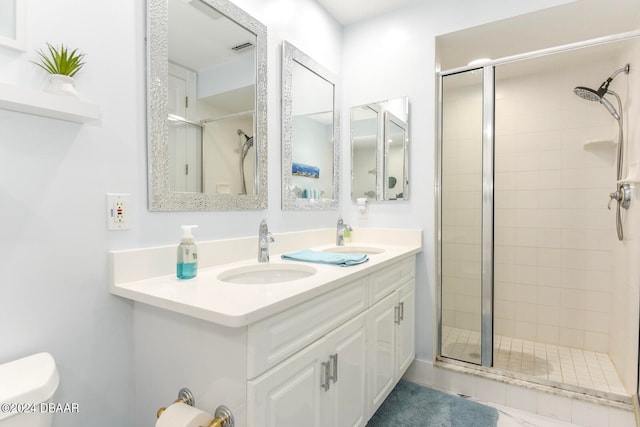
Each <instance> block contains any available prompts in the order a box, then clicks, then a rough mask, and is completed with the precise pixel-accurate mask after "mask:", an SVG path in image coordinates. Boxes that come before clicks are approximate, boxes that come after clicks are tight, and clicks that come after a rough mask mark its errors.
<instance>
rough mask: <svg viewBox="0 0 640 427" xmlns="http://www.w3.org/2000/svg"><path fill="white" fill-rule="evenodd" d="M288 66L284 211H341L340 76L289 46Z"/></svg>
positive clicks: (284, 94)
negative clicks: (339, 173) (339, 197)
mask: <svg viewBox="0 0 640 427" xmlns="http://www.w3.org/2000/svg"><path fill="white" fill-rule="evenodd" d="M282 62H283V64H282V209H283V210H309V209H332V208H336V207H337V205H338V182H339V175H338V171H339V166H338V165H339V148H338V135H339V127H338V111H337V108H336V100H335V99H336V85H335V76H334V75H333V74H332V73H330V72H329V71H327V70H325V69H324V68H323V67H322V66H320V65H319V64H318V63H316V62H315V61H314V60H313V59H311V58H309V57H308V56H307V55H306V54H304V53H303V52H301V51H300V50H299V49H297V48H296V47H295V46H293V45H292V44H290V43H288V42H286V41H285V42H284V43H283V56H282Z"/></svg>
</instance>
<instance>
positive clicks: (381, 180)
mask: <svg viewBox="0 0 640 427" xmlns="http://www.w3.org/2000/svg"><path fill="white" fill-rule="evenodd" d="M390 102H393V103H398V105H399V104H402V106H403V111H402V114H400V113H399V112H397V111H396V112H395V114H394V113H392V112H391V111H389V110H388V108H389V107H388V104H389V103H390ZM362 107H366V108H369V109H371V110H373V111H376V112H377V113H378V119H377V122H378V123H377V133H376V139H377V141H376V170H375V175H376V189H375V195H374V194H373V191H371V193H372V194H371V195H370V197H369V196H368V197H367V199H368V200H369V201H402V200H409V149H410V147H409V145H410V133H409V122H410V116H411V112H410V103H409V97H408V96H403V97H399V98H393V99H385V100H383V101H377V102H370V103H368V104H363V105H357V106H355V107H352V108H351V120H352V123H351V141H350V142H351V190H352V191H351V199H352V200H353V201H354V202H355V201H356V200H357V199H358V198H359V197H363V196H362V195H355V194H353V187H354V186H353V179H354V176H355V175H354V173H353V170H354V158H355V153H354V148H355V145H354V140H353V138H354V132H353V111H354V110H355V109H357V108H362ZM398 115H401V116H403V117H406V120H403V119H402V118H401V117H398ZM389 121H392V122H394V123H395V124H396V125H397V126H398V127H400V128H402V129H403V130H404V132H405V139H404V144H403V145H404V155H403V157H404V168H403V176H402V183H403V188H404V191H403V197H402V198H401V199H392V198H388V197H387V182H388V178H389V173H388V171H389V167H388V161H389V160H388V157H389V156H388V145H387V144H386V143H385V141H386V140H387V130H388V129H387V128H388V123H389Z"/></svg>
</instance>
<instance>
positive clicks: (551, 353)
mask: <svg viewBox="0 0 640 427" xmlns="http://www.w3.org/2000/svg"><path fill="white" fill-rule="evenodd" d="M442 332H443V340H442V343H443V344H442V353H443V355H444V356H447V357H450V358H453V359H460V360H466V361H470V362H473V363H480V333H479V332H473V331H468V330H464V329H458V328H449V327H444V326H443V328H442ZM494 367H496V368H499V369H504V370H508V371H510V372H515V373H520V374H524V375H529V376H533V377H536V378H539V379H543V380H547V381H553V382H557V383H563V384H569V385H572V386H577V387H582V388H586V389H590V390H597V391H601V392H606V393H613V394H618V395H624V396H627V395H628V394H627V392H626V391H625V389H624V387H623V385H622V383H621V382H620V378H619V377H618V374H617V372H616V370H615V368H614V366H613V364H612V363H611V360H610V359H609V356H608V355H607V354H604V353H596V352H593V351H586V350H580V349H575V348H568V347H562V346H557V345H553V344H545V343H538V342H534V341H527V340H522V339H516V338H510V337H502V336H498V335H496V336H495V337H494Z"/></svg>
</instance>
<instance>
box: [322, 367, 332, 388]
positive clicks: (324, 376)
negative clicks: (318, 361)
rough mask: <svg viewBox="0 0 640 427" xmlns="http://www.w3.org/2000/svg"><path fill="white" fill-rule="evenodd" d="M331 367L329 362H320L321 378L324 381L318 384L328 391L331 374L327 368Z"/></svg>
mask: <svg viewBox="0 0 640 427" xmlns="http://www.w3.org/2000/svg"><path fill="white" fill-rule="evenodd" d="M330 368H331V362H330V361H329V362H322V371H323V372H321V373H320V374H321V375H322V380H323V381H324V383H322V384H320V387H322V389H323V390H324V391H329V388H330V387H331V383H330V382H329V381H330V379H331V375H330V374H329V370H330Z"/></svg>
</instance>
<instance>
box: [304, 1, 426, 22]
mask: <svg viewBox="0 0 640 427" xmlns="http://www.w3.org/2000/svg"><path fill="white" fill-rule="evenodd" d="M317 1H318V3H320V4H321V5H322V6H323V7H324V8H325V9H327V11H328V12H329V13H330V14H331V15H332V16H333V17H334V18H335V19H336V21H338V22H339V23H340V24H342V25H349V24H353V23H355V22H358V21H363V20H365V19H368V18H372V17H374V16H377V15H382V14H384V13H386V12H390V11H392V10H394V9H399V8H402V7H404V6H406V5H408V4H409V3H413V2H414V1H415V0H317Z"/></svg>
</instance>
